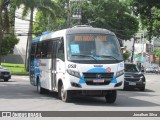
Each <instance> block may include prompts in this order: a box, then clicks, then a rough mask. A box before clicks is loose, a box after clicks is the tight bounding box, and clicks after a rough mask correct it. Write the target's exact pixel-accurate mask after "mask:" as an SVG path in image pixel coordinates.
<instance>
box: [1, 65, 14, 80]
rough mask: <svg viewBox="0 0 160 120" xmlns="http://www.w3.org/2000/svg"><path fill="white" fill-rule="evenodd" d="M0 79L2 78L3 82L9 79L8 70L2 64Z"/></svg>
mask: <svg viewBox="0 0 160 120" xmlns="http://www.w3.org/2000/svg"><path fill="white" fill-rule="evenodd" d="M0 79H3V80H4V81H5V82H7V81H8V80H9V79H11V73H10V71H9V70H8V69H6V68H3V67H2V66H0Z"/></svg>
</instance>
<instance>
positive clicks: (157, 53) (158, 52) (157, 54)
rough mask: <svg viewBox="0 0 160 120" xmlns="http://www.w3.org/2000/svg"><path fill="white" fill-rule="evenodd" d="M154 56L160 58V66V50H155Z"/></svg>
mask: <svg viewBox="0 0 160 120" xmlns="http://www.w3.org/2000/svg"><path fill="white" fill-rule="evenodd" d="M154 54H155V55H156V56H158V58H159V66H160V49H156V50H154Z"/></svg>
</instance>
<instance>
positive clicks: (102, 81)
mask: <svg viewBox="0 0 160 120" xmlns="http://www.w3.org/2000/svg"><path fill="white" fill-rule="evenodd" d="M93 82H94V83H104V79H96V80H93Z"/></svg>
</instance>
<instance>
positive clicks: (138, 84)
mask: <svg viewBox="0 0 160 120" xmlns="http://www.w3.org/2000/svg"><path fill="white" fill-rule="evenodd" d="M124 73H125V76H124V89H127V88H128V89H129V88H138V89H140V91H144V90H145V84H146V79H145V76H144V75H143V74H142V73H141V71H140V70H139V69H138V67H137V66H136V65H135V64H133V63H125V72H124Z"/></svg>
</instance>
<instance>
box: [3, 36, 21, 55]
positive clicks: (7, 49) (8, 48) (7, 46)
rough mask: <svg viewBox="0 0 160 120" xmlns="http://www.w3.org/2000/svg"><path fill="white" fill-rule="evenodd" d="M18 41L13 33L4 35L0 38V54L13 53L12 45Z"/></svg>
mask: <svg viewBox="0 0 160 120" xmlns="http://www.w3.org/2000/svg"><path fill="white" fill-rule="evenodd" d="M18 42H19V39H17V38H16V36H15V35H14V34H10V35H5V36H4V38H3V40H2V48H1V50H2V51H1V55H7V54H9V53H13V49H14V46H15V45H16V44H17V43H18Z"/></svg>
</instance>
